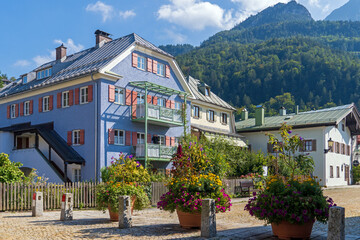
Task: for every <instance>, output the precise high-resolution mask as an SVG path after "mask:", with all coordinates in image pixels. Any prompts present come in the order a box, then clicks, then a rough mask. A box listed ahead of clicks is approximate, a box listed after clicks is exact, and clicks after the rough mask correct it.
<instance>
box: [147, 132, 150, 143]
mask: <svg viewBox="0 0 360 240" xmlns="http://www.w3.org/2000/svg"><path fill="white" fill-rule="evenodd" d="M147 143H151V134H150V133H148V135H147Z"/></svg>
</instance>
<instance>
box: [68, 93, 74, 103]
mask: <svg viewBox="0 0 360 240" xmlns="http://www.w3.org/2000/svg"><path fill="white" fill-rule="evenodd" d="M72 105H74V90H69V106H72Z"/></svg>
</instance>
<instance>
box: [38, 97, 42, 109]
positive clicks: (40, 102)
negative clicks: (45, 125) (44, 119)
mask: <svg viewBox="0 0 360 240" xmlns="http://www.w3.org/2000/svg"><path fill="white" fill-rule="evenodd" d="M42 104H43V98H42V97H41V98H39V112H42Z"/></svg>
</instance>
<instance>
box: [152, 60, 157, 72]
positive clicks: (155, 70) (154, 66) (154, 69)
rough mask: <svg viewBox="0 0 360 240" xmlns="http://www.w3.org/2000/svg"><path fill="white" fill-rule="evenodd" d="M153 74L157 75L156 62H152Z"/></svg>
mask: <svg viewBox="0 0 360 240" xmlns="http://www.w3.org/2000/svg"><path fill="white" fill-rule="evenodd" d="M152 70H153V73H157V61H155V60H153V69H152Z"/></svg>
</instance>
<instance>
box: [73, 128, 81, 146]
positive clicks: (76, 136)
mask: <svg viewBox="0 0 360 240" xmlns="http://www.w3.org/2000/svg"><path fill="white" fill-rule="evenodd" d="M72 145H75V146H77V145H80V130H73V131H72Z"/></svg>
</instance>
